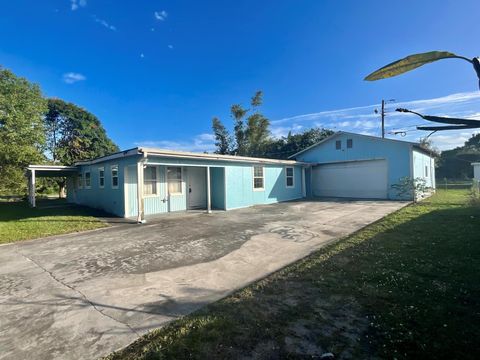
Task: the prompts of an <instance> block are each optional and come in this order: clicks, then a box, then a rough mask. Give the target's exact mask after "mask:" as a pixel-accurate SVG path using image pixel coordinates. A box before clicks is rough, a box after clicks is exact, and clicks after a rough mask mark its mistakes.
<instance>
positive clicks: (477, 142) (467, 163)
mask: <svg viewBox="0 0 480 360" xmlns="http://www.w3.org/2000/svg"><path fill="white" fill-rule="evenodd" d="M478 161H480V134H476V135H472V136H471V137H470V139H468V140H467V141H465V143H464V145H463V146H459V147H456V148H455V149H451V150H445V151H442V153H441V155H440V158H439V160H438V162H437V170H436V173H437V177H439V178H448V179H471V178H472V177H473V168H472V165H471V163H472V162H478Z"/></svg>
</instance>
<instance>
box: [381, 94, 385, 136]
mask: <svg viewBox="0 0 480 360" xmlns="http://www.w3.org/2000/svg"><path fill="white" fill-rule="evenodd" d="M381 114H382V139H385V100H383V99H382V113H381Z"/></svg>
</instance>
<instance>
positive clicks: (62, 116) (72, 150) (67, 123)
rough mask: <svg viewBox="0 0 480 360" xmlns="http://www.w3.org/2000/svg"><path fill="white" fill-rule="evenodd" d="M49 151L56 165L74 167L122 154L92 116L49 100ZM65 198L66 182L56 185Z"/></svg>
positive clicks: (47, 126)
mask: <svg viewBox="0 0 480 360" xmlns="http://www.w3.org/2000/svg"><path fill="white" fill-rule="evenodd" d="M44 123H45V128H46V134H47V151H48V153H49V154H50V158H51V160H52V161H53V162H54V163H60V164H62V165H73V164H74V163H75V162H76V161H79V160H86V159H92V158H96V157H100V156H105V155H108V154H111V153H113V152H116V151H119V148H118V146H117V145H115V143H113V141H112V140H110V139H109V138H108V136H107V133H106V131H105V129H104V128H103V126H102V124H101V123H100V120H98V118H97V117H96V116H95V115H93V114H92V113H90V112H88V111H86V110H84V109H82V108H80V107H78V106H76V105H75V104H72V103H67V102H65V101H63V100H60V99H49V100H48V111H47V113H46V115H45V120H44ZM57 183H58V185H59V187H60V196H63V190H64V188H65V179H59V180H58V181H57Z"/></svg>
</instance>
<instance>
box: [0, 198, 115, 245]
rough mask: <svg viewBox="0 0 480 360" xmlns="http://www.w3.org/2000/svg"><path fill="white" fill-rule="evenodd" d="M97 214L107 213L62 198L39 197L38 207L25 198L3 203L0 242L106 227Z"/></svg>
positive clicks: (0, 206)
mask: <svg viewBox="0 0 480 360" xmlns="http://www.w3.org/2000/svg"><path fill="white" fill-rule="evenodd" d="M98 215H105V214H103V213H100V212H99V211H96V210H92V209H89V208H84V207H71V206H67V204H66V203H65V202H62V201H59V200H43V201H42V200H40V201H39V202H38V208H30V207H29V206H28V204H27V203H26V202H24V201H16V202H0V244H4V243H10V242H15V241H20V240H28V239H35V238H39V237H44V236H50V235H58V234H65V233H71V232H76V231H83V230H91V229H97V228H100V227H104V226H107V224H106V223H105V222H104V221H101V220H100V219H98V218H97V217H96V216H98Z"/></svg>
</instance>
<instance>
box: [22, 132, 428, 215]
mask: <svg viewBox="0 0 480 360" xmlns="http://www.w3.org/2000/svg"><path fill="white" fill-rule="evenodd" d="M27 174H28V178H29V189H30V203H31V204H32V205H33V206H35V178H36V177H38V176H65V177H67V200H68V201H69V202H72V203H76V204H81V205H86V206H90V207H95V208H100V209H103V210H105V211H107V212H109V213H112V214H115V215H118V216H121V217H136V218H137V220H138V221H143V220H144V219H145V216H147V215H154V214H161V213H167V212H174V211H185V210H196V209H198V210H200V209H201V210H206V211H208V212H210V211H211V210H212V209H218V210H230V209H236V208H242V207H247V206H252V205H257V204H270V203H275V202H280V201H288V200H294V199H300V198H304V197H307V196H329V197H349V198H373V199H398V194H396V192H395V191H394V190H393V189H392V187H391V186H392V185H393V184H396V183H398V182H399V180H400V178H402V177H410V178H423V179H425V180H426V183H427V186H429V187H432V188H434V187H435V170H434V160H433V158H432V157H431V156H430V154H428V152H427V151H425V150H424V149H422V148H421V147H420V146H419V145H418V144H416V143H411V142H405V141H398V140H391V139H381V138H376V137H373V136H366V135H360V134H353V133H347V132H337V133H335V134H334V135H332V136H330V137H328V138H326V139H324V140H322V141H321V142H319V143H318V144H315V145H313V146H311V147H309V148H307V149H305V150H303V151H301V152H299V153H297V154H295V155H293V156H292V157H291V159H289V160H277V159H266V158H252V157H243V156H230V155H217V154H201V153H192V152H180V151H171V150H162V149H151V148H143V147H137V148H133V149H129V150H126V151H122V152H118V153H115V154H111V155H108V156H104V157H100V158H97V159H92V160H89V161H80V162H77V163H76V164H75V166H48V165H31V166H29V167H28V168H27Z"/></svg>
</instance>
